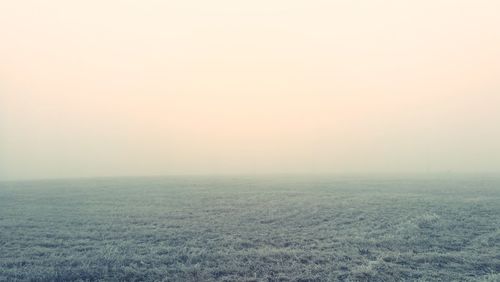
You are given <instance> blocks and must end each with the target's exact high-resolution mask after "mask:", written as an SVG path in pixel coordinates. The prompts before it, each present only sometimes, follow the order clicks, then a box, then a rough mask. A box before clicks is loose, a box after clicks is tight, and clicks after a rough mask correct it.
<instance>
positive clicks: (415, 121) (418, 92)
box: [0, 0, 500, 179]
mask: <svg viewBox="0 0 500 282" xmlns="http://www.w3.org/2000/svg"><path fill="white" fill-rule="evenodd" d="M499 14H500V1H496V0H490V1H488V0H475V1H472V0H470V1H452V0H449V1H443V0H432V1H431V0H425V1H347V0H346V1H260V0H258V1H229V0H228V1H219V0H216V1H186V0H183V1H117V0H115V1H95V0H94V1H62V0H61V1H54V0H51V1H4V2H2V3H1V4H0V40H1V44H0V179H21V178H51V177H80V176H105V175H152V174H198V173H203V174H207V173H208V174H210V173H216V174H220V173H367V172H370V173H373V172H376V173H401V172H404V173H412V172H415V173H420V172H448V171H452V172H459V173H461V172H467V173H470V172H499V171H500V125H499V121H500V110H499V107H500V80H499V77H500V17H499V16H498V15H499Z"/></svg>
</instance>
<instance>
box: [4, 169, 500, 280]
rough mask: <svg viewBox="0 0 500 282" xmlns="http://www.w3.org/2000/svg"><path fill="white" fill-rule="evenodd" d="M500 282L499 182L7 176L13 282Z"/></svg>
mask: <svg viewBox="0 0 500 282" xmlns="http://www.w3.org/2000/svg"><path fill="white" fill-rule="evenodd" d="M16 280H22V281H24V280H33V281H99V280H100V281H123V280H127V281H150V280H155V281H162V280H163V281H211V280H217V281H224V280H225V281H235V280H237V281H241V280H243V281H336V280H342V281H368V280H369V281H394V280H397V281H401V280H410V281H415V280H420V281H429V280H431V281H435V280H443V281H450V280H458V281H462V280H464V281H468V280H471V281H475V280H479V281H500V178H494V177H479V176H476V177H465V176H462V177H458V176H453V177H452V176H447V177H446V176H439V177H438V176H434V177H427V178H422V177H420V178H418V177H392V178H389V177H386V178H382V177H336V178H335V177H330V178H328V177H319V176H318V177H298V176H293V177H286V176H279V177H278V176H276V177H248V176H247V177H169V178H116V179H111V178H110V179H81V180H51V181H49V180H46V181H31V182H27V181H26V182H0V281H16Z"/></svg>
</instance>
